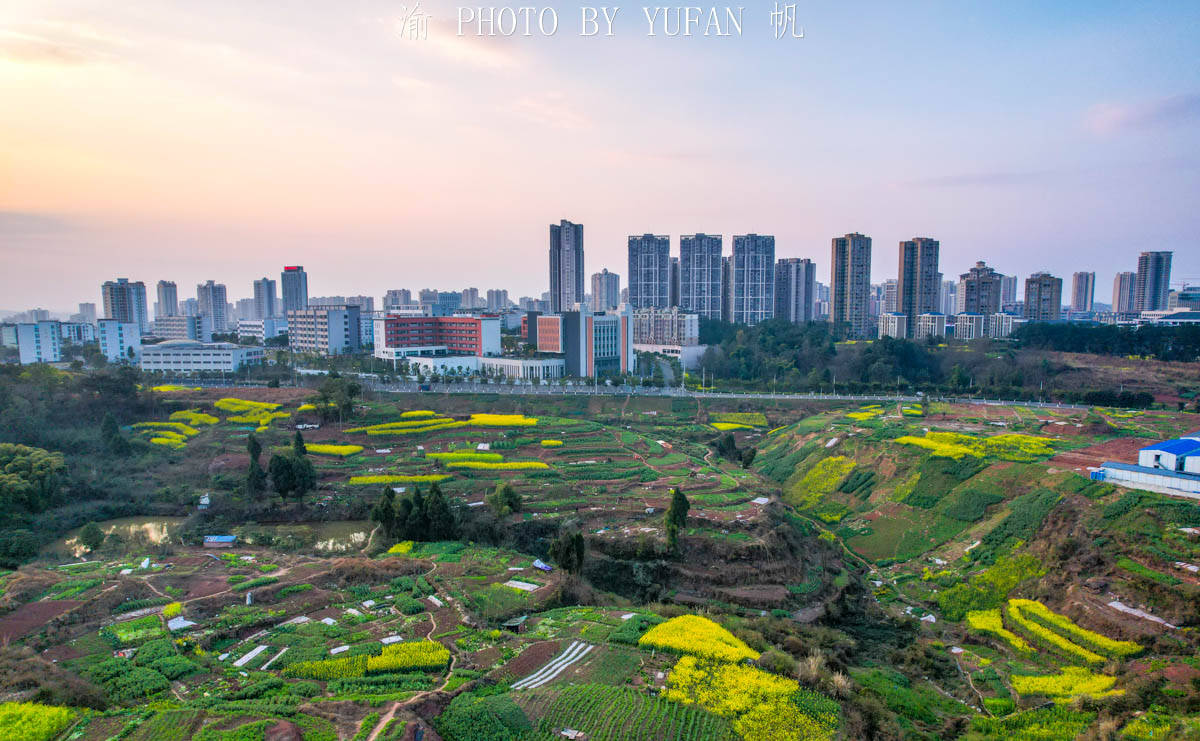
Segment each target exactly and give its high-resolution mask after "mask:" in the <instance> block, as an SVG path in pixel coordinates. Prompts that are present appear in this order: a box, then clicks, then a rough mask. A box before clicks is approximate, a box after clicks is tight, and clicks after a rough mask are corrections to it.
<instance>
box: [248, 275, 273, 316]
mask: <svg viewBox="0 0 1200 741" xmlns="http://www.w3.org/2000/svg"><path fill="white" fill-rule="evenodd" d="M276 316H279V301H278V300H277V299H276V294H275V281H273V280H271V279H270V278H259V279H258V280H256V281H254V316H253V317H247V318H253V319H270V318H271V317H276Z"/></svg>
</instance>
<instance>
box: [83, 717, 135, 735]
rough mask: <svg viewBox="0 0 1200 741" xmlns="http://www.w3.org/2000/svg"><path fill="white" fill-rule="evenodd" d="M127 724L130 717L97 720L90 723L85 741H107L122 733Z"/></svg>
mask: <svg viewBox="0 0 1200 741" xmlns="http://www.w3.org/2000/svg"><path fill="white" fill-rule="evenodd" d="M127 723H129V718H128V717H112V718H95V719H93V720H92V722H91V723H88V725H87V730H85V731H84V733H83V741H106V739H110V738H112V737H114V736H116V735H117V734H118V733H120V732H121V729H122V728H124V727H125V725H126V724H127Z"/></svg>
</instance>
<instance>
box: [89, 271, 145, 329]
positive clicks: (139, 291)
mask: <svg viewBox="0 0 1200 741" xmlns="http://www.w3.org/2000/svg"><path fill="white" fill-rule="evenodd" d="M100 297H101V298H102V299H103V301H102V303H103V306H104V318H105V319H116V320H117V321H118V322H124V323H132V324H136V325H138V329H139V331H141V332H148V331H149V330H150V315H149V313H148V312H147V311H146V284H145V283H143V282H141V281H140V280H139V281H137V282H135V283H130V282H129V279H128V278H117V279H116V280H115V281H112V280H110V281H105V282H104V284H103V285H101V286H100Z"/></svg>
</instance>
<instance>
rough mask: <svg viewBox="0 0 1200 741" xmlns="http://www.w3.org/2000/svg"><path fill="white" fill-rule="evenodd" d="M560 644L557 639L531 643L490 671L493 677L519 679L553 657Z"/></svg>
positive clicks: (539, 667)
mask: <svg viewBox="0 0 1200 741" xmlns="http://www.w3.org/2000/svg"><path fill="white" fill-rule="evenodd" d="M559 647H560V644H559V642H558V641H540V642H538V643H534V644H531V645H530V646H528V647H527V648H526V649H525V650H524V651H522V652H521V653H520V655H518V656H517V657H516V658H514V659H513V660H512V661H510V662H508V663H507V664H505V665H504V666H502V667H500V668H499V669H497V670H496V671H494V672H492V674H491V676H492V678H493V679H499V678H500V677H512V678H513V679H520V678H522V677H527V676H529V675H530V674H533V673H534V672H535V671H537V670H538V669H541V668H542V667H543V666H545V665H546V662H548V661H550V659H552V658H554V657H555V656H556V655H557V654H558V650H559Z"/></svg>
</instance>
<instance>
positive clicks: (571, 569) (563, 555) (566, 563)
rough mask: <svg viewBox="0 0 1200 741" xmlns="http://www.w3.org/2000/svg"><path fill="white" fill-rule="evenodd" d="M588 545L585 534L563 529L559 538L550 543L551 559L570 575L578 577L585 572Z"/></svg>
mask: <svg viewBox="0 0 1200 741" xmlns="http://www.w3.org/2000/svg"><path fill="white" fill-rule="evenodd" d="M586 552H587V544H586V542H585V541H584V538H583V533H582V532H581V531H579V530H574V531H572V530H569V529H566V528H564V529H562V530H560V531H559V533H558V537H557V538H555V539H554V541H553V542H552V543H550V558H551V559H553V560H554V562H555V563H556V564H558V566H559V568H561V569H562V570H563V571H566V572H567V573H568V574H571V575H576V574H579V573H581V572H582V571H583V562H584V557H585V555H586Z"/></svg>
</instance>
